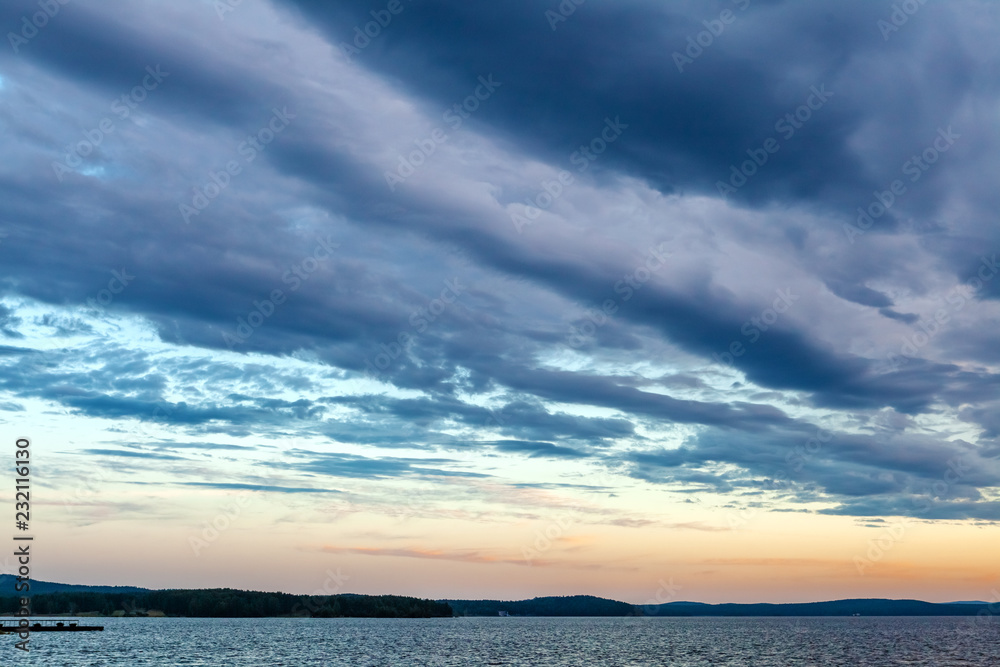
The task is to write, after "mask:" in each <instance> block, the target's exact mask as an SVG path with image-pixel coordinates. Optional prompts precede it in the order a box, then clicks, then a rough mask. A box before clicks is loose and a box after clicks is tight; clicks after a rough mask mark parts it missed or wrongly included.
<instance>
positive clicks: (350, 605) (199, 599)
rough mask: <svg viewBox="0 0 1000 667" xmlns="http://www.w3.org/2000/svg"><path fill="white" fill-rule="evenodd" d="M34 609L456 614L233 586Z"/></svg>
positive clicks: (240, 614)
mask: <svg viewBox="0 0 1000 667" xmlns="http://www.w3.org/2000/svg"><path fill="white" fill-rule="evenodd" d="M19 609H20V603H19V598H18V597H17V596H4V597H0V614H5V615H14V614H16V613H17V611H18V610H19ZM31 611H32V613H33V614H37V615H77V614H85V613H97V614H100V615H102V616H114V615H124V616H145V615H148V613H149V612H150V611H158V612H163V613H164V614H166V615H167V616H189V617H207V618H264V617H268V616H303V617H313V618H346V617H351V618H436V617H444V616H453V615H454V613H453V611H452V609H451V607H450V606H449V605H448V603H446V602H435V601H434V600H421V599H419V598H411V597H403V596H399V595H352V594H342V595H323V596H318V595H291V594H288V593H261V592H257V591H242V590H234V589H230V588H218V589H204V590H165V591H148V592H143V593H90V592H82V593H77V592H60V593H45V594H42V595H33V596H32V597H31Z"/></svg>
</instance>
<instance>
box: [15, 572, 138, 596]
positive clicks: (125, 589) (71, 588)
mask: <svg viewBox="0 0 1000 667" xmlns="http://www.w3.org/2000/svg"><path fill="white" fill-rule="evenodd" d="M16 583H17V577H16V576H14V575H13V574H0V596H4V595H19V593H18V592H17V589H16V588H15V584H16ZM148 590H149V589H148V588H138V587H136V586H81V585H79V584H57V583H54V582H51V581H38V580H36V579H32V580H31V594H32V595H43V594H45V593H143V592H146V591H148Z"/></svg>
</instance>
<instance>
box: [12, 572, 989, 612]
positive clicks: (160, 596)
mask: <svg viewBox="0 0 1000 667" xmlns="http://www.w3.org/2000/svg"><path fill="white" fill-rule="evenodd" d="M15 583H16V577H15V576H14V575H10V574H3V575H0V614H4V613H13V612H14V611H15V610H16V609H17V595H18V593H17V592H16V591H15V588H14V586H15ZM31 596H32V607H33V609H34V611H35V612H36V613H38V614H61V613H74V614H75V613H83V612H95V613H99V614H105V615H111V614H114V613H117V614H120V613H128V614H136V613H138V615H143V612H144V611H145V610H158V611H163V612H165V613H166V614H167V615H171V616H217V617H244V616H257V617H259V616H301V615H307V616H314V617H315V616H321V617H330V616H333V617H336V616H352V617H375V618H399V617H404V618H405V617H410V618H415V617H423V618H427V617H435V616H451V615H455V616H498V615H499V614H500V612H505V613H506V614H509V615H510V616H675V617H680V616H854V615H859V616H975V615H977V614H980V613H981V612H984V613H986V614H989V615H994V614H996V613H997V612H996V610H993V611H991V610H990V609H989V607H990V605H989V603H986V602H977V601H967V602H950V603H944V604H940V603H933V602H922V601H920V600H883V599H877V598H876V599H858V600H831V601H828V602H805V603H795V604H770V603H757V604H733V603H727V604H707V603H704V602H667V603H664V604H658V605H632V604H628V603H627V602H619V601H617V600H609V599H606V598H599V597H595V596H593V595H570V596H553V597H539V598H532V599H530V600H512V601H504V600H438V601H433V600H421V599H417V598H410V597H401V596H395V595H377V596H370V595H359V594H353V593H341V594H339V595H333V596H306V595H291V594H288V593H264V592H257V591H239V590H233V589H195V590H184V589H171V590H150V589H148V588H140V587H137V586H85V585H78V584H59V583H54V582H49V581H35V580H32V582H31ZM994 606H996V605H994Z"/></svg>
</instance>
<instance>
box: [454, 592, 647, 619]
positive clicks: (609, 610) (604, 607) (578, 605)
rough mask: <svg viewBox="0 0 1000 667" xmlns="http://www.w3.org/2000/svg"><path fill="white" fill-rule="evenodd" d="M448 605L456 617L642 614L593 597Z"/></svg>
mask: <svg viewBox="0 0 1000 667" xmlns="http://www.w3.org/2000/svg"><path fill="white" fill-rule="evenodd" d="M441 602H447V603H448V604H449V605H451V608H452V609H454V610H455V615H456V616H497V615H499V613H500V612H501V611H505V612H507V613H508V614H510V615H511V616H640V615H641V614H642V612H640V611H639V610H638V609H636V607H635V606H633V605H630V604H628V603H626V602H616V601H615V600H606V599H604V598H598V597H594V596H593V595H571V596H568V597H545V598H533V599H531V600H521V601H519V602H502V601H500V600H441Z"/></svg>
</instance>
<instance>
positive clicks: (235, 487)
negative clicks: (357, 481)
mask: <svg viewBox="0 0 1000 667" xmlns="http://www.w3.org/2000/svg"><path fill="white" fill-rule="evenodd" d="M177 483H178V484H183V485H184V486H199V487H202V488H206V489H221V490H223V491H230V490H232V491H263V492H269V493H341V492H340V491H334V490H332V489H311V488H307V487H294V486H273V485H264V484H239V483H235V482H234V483H232V484H227V483H223V482H177Z"/></svg>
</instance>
